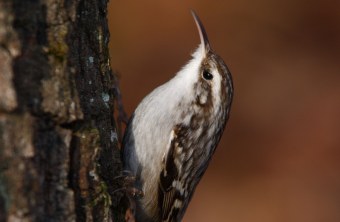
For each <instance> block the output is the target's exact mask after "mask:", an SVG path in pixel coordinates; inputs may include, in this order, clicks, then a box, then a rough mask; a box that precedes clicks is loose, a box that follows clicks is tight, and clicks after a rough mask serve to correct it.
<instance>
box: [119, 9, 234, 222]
mask: <svg viewBox="0 0 340 222" xmlns="http://www.w3.org/2000/svg"><path fill="white" fill-rule="evenodd" d="M192 15H193V17H194V20H195V23H196V25H197V28H198V32H199V36H200V41H201V42H200V44H199V46H198V48H197V49H196V51H195V52H194V53H193V54H192V59H191V60H190V61H189V62H188V63H187V64H186V65H185V66H184V67H183V68H182V69H181V70H180V71H179V72H178V73H177V74H176V75H175V76H174V77H173V78H172V79H170V80H169V81H168V82H166V83H164V84H163V85H161V86H159V87H157V88H156V89H154V90H153V91H152V92H151V93H150V94H149V95H147V96H146V97H145V98H144V99H143V100H142V102H141V103H140V104H139V105H138V107H137V108H136V110H135V111H134V113H133V115H132V117H131V119H130V120H129V123H128V125H127V128H126V130H125V134H124V138H123V143H122V157H123V164H124V171H125V172H128V174H129V175H130V176H133V177H134V184H133V186H134V187H135V188H136V189H138V190H141V191H142V192H143V195H136V196H135V197H133V198H134V201H135V213H134V217H135V220H136V221H137V222H160V221H167V222H168V221H169V222H179V221H181V220H182V218H183V216H184V213H185V211H186V209H187V207H188V204H189V202H190V200H191V198H192V196H193V194H194V191H195V188H196V186H197V184H198V183H199V181H200V179H201V178H202V176H203V174H204V172H205V171H206V169H207V167H208V164H209V162H210V160H211V157H212V155H213V154H214V151H215V149H216V146H217V145H218V143H219V141H220V139H221V136H222V133H223V130H224V128H225V125H226V123H227V120H228V118H229V112H230V108H231V103H232V99H233V92H234V90H233V82H232V78H231V73H230V71H229V69H228V67H227V66H226V64H225V63H224V61H223V59H222V58H221V57H220V56H218V55H217V54H216V53H215V52H214V51H213V50H212V48H211V46H210V43H209V41H208V37H207V33H206V31H205V29H204V27H203V25H202V22H201V21H200V19H199V18H198V16H197V15H196V14H195V13H194V12H193V11H192Z"/></svg>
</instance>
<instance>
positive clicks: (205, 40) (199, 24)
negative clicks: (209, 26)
mask: <svg viewBox="0 0 340 222" xmlns="http://www.w3.org/2000/svg"><path fill="white" fill-rule="evenodd" d="M191 14H192V16H193V17H194V20H195V23H196V26H197V29H198V33H199V34H200V39H201V47H202V48H203V51H204V53H205V54H206V53H207V52H209V51H210V50H211V47H210V43H209V40H208V35H207V33H206V31H205V28H204V26H203V24H202V22H201V20H200V18H199V17H198V16H197V14H196V13H195V12H194V11H193V10H191Z"/></svg>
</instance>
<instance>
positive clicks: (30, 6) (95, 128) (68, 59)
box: [0, 0, 122, 221]
mask: <svg viewBox="0 0 340 222" xmlns="http://www.w3.org/2000/svg"><path fill="white" fill-rule="evenodd" d="M106 15H107V0H100V1H96V0H29V1H22V0H11V1H8V0H0V221H110V220H111V218H112V217H114V221H119V220H120V219H119V218H117V217H119V213H117V212H119V211H120V209H117V207H118V205H119V201H120V198H121V196H122V194H121V193H120V192H117V190H119V188H120V187H121V180H119V179H118V178H119V177H118V175H120V173H121V162H120V155H119V150H118V140H117V138H118V136H117V131H116V126H115V121H114V118H113V115H112V114H113V109H114V107H113V103H114V90H115V88H114V75H113V74H112V70H111V68H110V62H109V61H110V60H109V52H108V41H109V32H108V27H107V19H106Z"/></svg>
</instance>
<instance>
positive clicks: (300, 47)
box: [109, 0, 340, 222]
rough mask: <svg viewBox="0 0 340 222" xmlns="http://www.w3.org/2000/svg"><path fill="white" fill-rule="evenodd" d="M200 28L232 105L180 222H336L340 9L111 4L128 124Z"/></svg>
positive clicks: (115, 61)
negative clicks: (222, 68) (222, 70)
mask: <svg viewBox="0 0 340 222" xmlns="http://www.w3.org/2000/svg"><path fill="white" fill-rule="evenodd" d="M191 8H192V9H194V10H195V11H196V12H197V14H198V15H199V16H200V17H201V20H202V21H203V23H204V25H205V27H206V30H207V32H208V35H209V38H210V42H211V45H212V47H213V49H215V51H216V52H217V53H218V54H220V55H221V56H222V57H223V58H224V60H225V62H226V63H227V64H228V66H229V68H230V70H231V72H232V74H233V78H234V85H235V96H234V103H233V107H232V112H231V118H230V120H229V123H228V125H227V129H226V131H225V133H224V136H223V139H222V141H221V143H220V145H219V147H218V149H217V152H216V154H215V156H214V158H213V160H212V162H211V164H210V167H209V169H208V171H207V173H206V174H205V176H204V177H203V180H202V182H201V183H200V185H199V187H198V189H197V190H196V193H195V196H194V198H193V201H192V203H191V204H190V206H189V209H188V211H187V214H186V216H185V218H184V221H196V222H203V221H226V222H227V221H231V222H249V221H252V222H257V221H259V222H274V221H275V222H281V221H282V222H288V221H289V222H295V221H296V222H314V221H315V222H324V221H327V222H339V221H340V1H339V0H333V1H332V0H322V1H321V0H317V1H307V0H286V1H278V0H271V1H270V0H259V1H251V0H239V1H236V0H230V1H223V2H222V1H208V0H206V1H193V0H191V1H185V2H184V1H156V0H153V1H131V0H130V1H128V0H125V1H122V0H120V1H114V0H111V3H110V11H109V19H110V30H111V43H110V47H111V57H112V67H113V68H114V69H116V70H117V71H119V72H120V76H121V90H122V93H123V101H124V103H125V108H126V109H127V111H128V113H129V115H130V114H131V113H132V112H133V110H134V109H135V108H136V106H137V105H138V103H139V102H140V101H141V99H142V98H143V97H144V96H145V95H146V94H147V93H149V92H150V91H151V90H152V89H154V88H155V87H156V86H158V85H160V84H162V83H164V82H165V81H167V80H168V79H169V78H171V77H172V76H173V75H174V74H175V73H176V72H177V71H178V70H179V69H180V67H181V66H182V65H184V64H185V63H186V62H187V61H188V60H189V58H190V53H191V52H193V50H194V49H195V48H196V47H197V45H198V43H199V36H198V33H197V30H196V26H195V24H194V21H193V19H192V17H191V14H190V11H189V9H191Z"/></svg>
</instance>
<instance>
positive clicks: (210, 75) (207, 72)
mask: <svg viewBox="0 0 340 222" xmlns="http://www.w3.org/2000/svg"><path fill="white" fill-rule="evenodd" d="M213 77H214V76H213V75H212V74H211V73H210V72H209V71H208V70H204V71H203V78H205V79H206V80H212V78H213Z"/></svg>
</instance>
